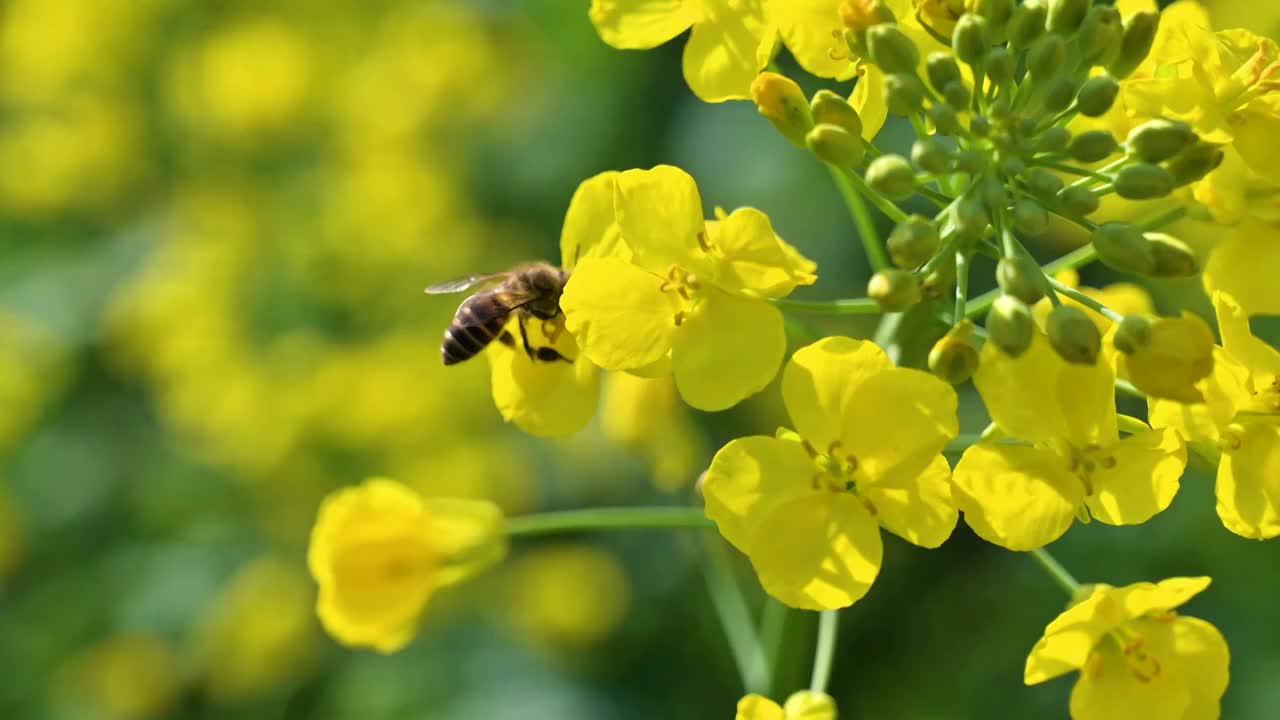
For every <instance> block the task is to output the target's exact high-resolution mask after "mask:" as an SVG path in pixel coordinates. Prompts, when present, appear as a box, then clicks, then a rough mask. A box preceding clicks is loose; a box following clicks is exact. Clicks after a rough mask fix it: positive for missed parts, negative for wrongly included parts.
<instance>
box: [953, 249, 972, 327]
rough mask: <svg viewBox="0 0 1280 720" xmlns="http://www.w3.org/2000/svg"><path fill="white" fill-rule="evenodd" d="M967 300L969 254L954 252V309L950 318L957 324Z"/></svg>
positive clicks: (962, 315) (962, 317) (962, 314)
mask: <svg viewBox="0 0 1280 720" xmlns="http://www.w3.org/2000/svg"><path fill="white" fill-rule="evenodd" d="M968 301H969V255H968V254H966V253H964V252H962V251H957V252H956V311H955V315H953V316H952V318H951V320H952V323H953V324H958V323H959V322H960V321H961V320H963V319H964V317H965V315H964V306H965V303H966V302H968Z"/></svg>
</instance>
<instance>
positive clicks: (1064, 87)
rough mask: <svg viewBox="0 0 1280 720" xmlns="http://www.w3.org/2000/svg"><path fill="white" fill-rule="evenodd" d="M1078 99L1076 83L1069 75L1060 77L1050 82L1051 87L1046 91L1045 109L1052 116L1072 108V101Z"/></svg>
mask: <svg viewBox="0 0 1280 720" xmlns="http://www.w3.org/2000/svg"><path fill="white" fill-rule="evenodd" d="M1075 99H1076V84H1075V81H1073V80H1072V79H1071V77H1070V76H1067V75H1059V76H1058V77H1055V78H1053V79H1052V80H1050V81H1049V85H1048V87H1047V88H1045V91H1044V101H1043V104H1044V109H1045V112H1047V113H1049V114H1050V115H1055V114H1057V113H1060V112H1062V111H1063V110H1066V109H1067V108H1068V107H1071V101H1072V100H1075Z"/></svg>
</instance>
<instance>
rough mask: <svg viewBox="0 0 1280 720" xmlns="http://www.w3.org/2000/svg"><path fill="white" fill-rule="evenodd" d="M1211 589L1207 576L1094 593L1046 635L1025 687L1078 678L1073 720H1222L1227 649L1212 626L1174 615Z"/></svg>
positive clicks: (1095, 589) (1035, 650) (1100, 589)
mask: <svg viewBox="0 0 1280 720" xmlns="http://www.w3.org/2000/svg"><path fill="white" fill-rule="evenodd" d="M1208 586H1209V578H1207V577H1200V578H1171V579H1168V580H1163V581H1161V582H1159V583H1155V584H1153V583H1148V582H1143V583H1136V584H1134V585H1127V586H1125V587H1121V588H1115V587H1111V586H1110V585H1094V586H1092V591H1091V592H1090V593H1089V595H1088V597H1086V598H1084V599H1083V600H1081V601H1080V602H1079V603H1077V604H1076V605H1074V606H1072V607H1071V608H1070V609H1068V610H1067V611H1066V612H1064V613H1062V614H1061V615H1059V616H1058V617H1057V619H1055V620H1054V621H1053V622H1052V623H1050V624H1049V626H1048V627H1047V628H1046V629H1045V632H1044V637H1042V638H1041V639H1040V641H1039V642H1037V643H1036V646H1035V647H1034V648H1033V649H1032V650H1031V654H1030V655H1029V656H1028V657H1027V665H1026V671H1025V674H1024V680H1025V681H1026V683H1027V684H1028V685H1035V684H1037V683H1042V682H1045V681H1046V680H1051V679H1053V678H1055V677H1058V676H1059V675H1062V674H1064V673H1068V672H1072V671H1079V672H1080V677H1079V679H1078V680H1076V684H1075V688H1074V689H1073V690H1072V692H1071V717H1072V720H1103V719H1104V718H1140V717H1141V718H1167V719H1168V720H1216V718H1217V717H1218V716H1219V714H1220V708H1219V703H1220V701H1221V699H1222V694H1223V693H1224V692H1225V691H1226V689H1227V679H1228V672H1227V665H1228V663H1229V651H1228V649H1227V643H1226V641H1225V640H1223V638H1222V634H1221V633H1219V632H1218V629H1217V628H1215V627H1214V626H1213V625H1211V624H1209V623H1207V622H1205V621H1204V620H1201V619H1199V618H1191V617H1183V616H1180V615H1178V614H1177V613H1176V612H1174V608H1177V607H1179V606H1180V605H1182V604H1184V603H1186V602H1187V601H1188V600H1190V599H1191V598H1192V597H1194V596H1195V595H1197V594H1198V593H1200V592H1201V591H1202V590H1204V589H1205V588H1206V587H1208Z"/></svg>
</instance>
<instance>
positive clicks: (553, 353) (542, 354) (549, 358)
mask: <svg viewBox="0 0 1280 720" xmlns="http://www.w3.org/2000/svg"><path fill="white" fill-rule="evenodd" d="M534 359H536V360H539V361H541V362H555V361H557V360H563V361H565V362H567V363H571V364H572V363H573V361H572V360H570V359H569V358H567V357H565V356H564V355H561V354H560V353H559V352H558V351H557V350H556V349H555V348H549V347H540V348H538V349H537V350H536V351H534Z"/></svg>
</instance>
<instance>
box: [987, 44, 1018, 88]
mask: <svg viewBox="0 0 1280 720" xmlns="http://www.w3.org/2000/svg"><path fill="white" fill-rule="evenodd" d="M983 67H985V68H986V70H987V78H988V79H989V80H990V81H991V82H992V83H994V84H995V85H996V86H1003V85H1004V84H1005V83H1007V82H1009V81H1010V80H1012V79H1013V72H1014V70H1015V69H1016V68H1017V61H1016V60H1014V59H1013V56H1012V55H1010V54H1009V50H1008V49H1007V48H1005V47H1004V46H1002V45H1001V46H996V47H993V48H991V49H990V50H988V51H987V60H986V62H985V63H984V64H983Z"/></svg>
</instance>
